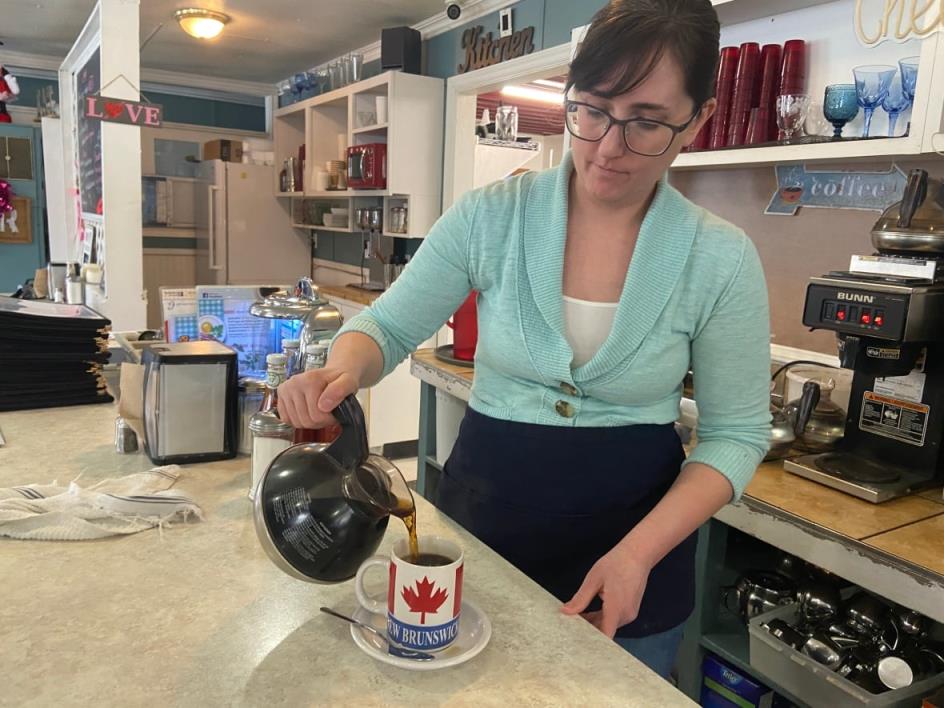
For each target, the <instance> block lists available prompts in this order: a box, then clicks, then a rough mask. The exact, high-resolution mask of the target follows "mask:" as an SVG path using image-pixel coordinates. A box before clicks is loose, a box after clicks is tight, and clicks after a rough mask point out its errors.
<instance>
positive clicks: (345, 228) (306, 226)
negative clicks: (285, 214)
mask: <svg viewBox="0 0 944 708" xmlns="http://www.w3.org/2000/svg"><path fill="white" fill-rule="evenodd" d="M292 228H295V229H311V230H312V231H333V232H335V233H339V234H349V233H351V232H352V231H353V229H351V228H350V227H348V226H316V225H314V224H292Z"/></svg>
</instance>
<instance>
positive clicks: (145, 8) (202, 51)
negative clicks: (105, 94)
mask: <svg viewBox="0 0 944 708" xmlns="http://www.w3.org/2000/svg"><path fill="white" fill-rule="evenodd" d="M140 1H141V41H144V39H146V38H147V37H148V35H150V34H151V32H153V31H154V30H155V28H157V27H158V25H160V24H161V23H163V24H164V26H163V27H162V28H161V29H160V31H158V33H157V34H156V35H155V36H154V38H153V39H152V40H151V41H150V42H149V43H148V44H147V46H146V47H145V48H144V51H143V52H142V54H141V66H142V68H148V69H163V70H168V71H177V72H192V73H196V74H201V75H204V76H217V77H221V78H227V79H241V80H244V81H261V82H269V83H274V82H276V81H278V80H279V79H283V78H285V77H287V76H289V75H290V74H292V73H293V72H295V71H300V70H303V69H307V68H310V67H312V66H315V65H317V64H320V63H322V62H325V61H327V60H329V59H333V58H334V57H337V56H339V55H341V54H344V53H346V52H349V51H351V50H352V49H357V48H358V47H362V46H364V45H367V44H370V43H372V42H375V41H377V40H379V39H380V30H381V29H383V28H384V27H396V26H399V25H413V24H416V23H417V22H419V21H420V20H424V19H426V18H428V17H432V16H433V15H436V14H439V13H442V11H443V9H444V3H443V0H193V1H191V2H187V1H186V0H140ZM94 6H95V0H29V1H26V0H0V17H3V18H4V20H5V21H4V22H3V26H2V28H0V40H2V41H3V42H4V46H3V48H2V49H0V55H2V51H3V50H7V51H10V52H23V53H29V54H40V55H46V56H51V57H56V58H61V57H64V56H65V55H66V53H67V52H68V51H69V48H70V47H71V46H72V43H73V41H74V40H75V38H76V36H77V35H78V34H79V32H80V31H81V29H82V27H83V26H84V25H85V21H86V19H88V16H89V13H90V12H91V11H92V8H93V7H94ZM180 7H204V8H207V9H211V10H218V11H220V12H225V13H226V14H227V15H229V16H230V18H231V20H230V23H229V24H228V25H227V26H226V29H224V30H223V34H222V35H221V36H220V37H218V38H217V39H215V40H212V41H210V42H206V41H200V40H196V39H193V38H192V37H190V36H189V35H187V34H184V32H183V31H182V30H181V29H180V28H179V27H178V26H177V23H176V22H175V21H174V18H173V14H174V10H176V9H177V8H180Z"/></svg>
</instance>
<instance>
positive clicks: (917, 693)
mask: <svg viewBox="0 0 944 708" xmlns="http://www.w3.org/2000/svg"><path fill="white" fill-rule="evenodd" d="M846 596H847V593H843V597H844V598H845V597H846ZM796 613H797V605H796V604H795V603H794V604H792V605H784V606H782V607H778V608H777V609H775V610H771V611H770V612H767V613H764V614H762V615H758V616H756V617H754V618H752V619H751V620H750V622H749V623H748V632H749V633H750V641H751V666H752V667H753V668H755V669H757V672H758V674H759V675H761V676H762V677H764V676H766V677H768V678H769V679H770V681H771V682H772V683H775V684H778V685H780V686H782V687H783V689H784V690H786V691H790V692H791V693H792V694H793V695H794V696H796V698H798V699H800V700H802V701H803V702H805V703H807V704H808V705H810V706H816V707H818V706H835V707H836V708H838V707H839V706H881V707H882V708H889V707H891V708H912V707H914V708H920V706H921V700H922V698H924V697H925V696H928V695H930V694H932V693H934V690H935V689H936V688H938V687H939V686H944V673H941V674H938V675H937V676H934V677H932V678H929V679H926V680H924V681H919V682H918V683H915V684H912V685H911V686H908V687H907V688H899V689H898V690H895V691H887V692H885V693H878V694H875V693H869V692H868V691H866V690H865V689H864V688H860V687H859V686H857V685H856V684H854V683H852V681H849V680H847V679H845V678H843V677H842V676H840V675H839V674H837V673H836V672H834V671H832V670H831V669H829V668H828V667H826V666H823V665H822V664H820V663H819V662H817V661H815V660H813V659H811V658H810V657H808V656H807V655H806V654H804V653H802V652H799V651H797V650H796V649H794V648H793V647H791V646H788V645H786V644H784V643H783V642H781V641H780V640H779V639H777V638H776V637H775V636H774V635H772V634H771V633H770V632H768V631H767V630H766V629H764V628H763V627H761V624H763V623H765V622H770V621H771V620H774V619H784V620H786V621H787V622H792V621H793V620H794V619H795V618H796Z"/></svg>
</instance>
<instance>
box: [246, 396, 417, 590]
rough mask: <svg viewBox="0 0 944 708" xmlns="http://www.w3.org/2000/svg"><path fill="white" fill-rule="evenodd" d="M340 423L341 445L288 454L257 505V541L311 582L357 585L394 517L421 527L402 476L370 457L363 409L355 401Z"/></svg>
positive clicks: (271, 472)
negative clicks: (351, 581)
mask: <svg viewBox="0 0 944 708" xmlns="http://www.w3.org/2000/svg"><path fill="white" fill-rule="evenodd" d="M334 417H335V418H336V419H337V421H338V423H339V424H340V426H341V434H340V435H339V436H338V437H337V439H335V441H334V442H332V443H330V444H325V443H308V444H303V445H295V446H293V447H290V448H288V449H287V450H284V451H283V452H281V453H280V454H279V455H278V456H277V457H276V458H275V459H274V460H273V461H272V463H271V464H270V465H269V467H268V469H267V470H266V471H265V473H264V474H263V476H262V479H261V480H260V481H259V485H258V487H257V488H256V497H255V500H254V502H253V518H254V520H255V527H256V535H257V536H258V538H259V542H260V543H261V544H262V547H263V549H264V550H265V552H266V554H267V555H268V556H269V558H270V559H271V560H272V562H274V563H275V564H276V565H277V566H278V567H279V568H281V569H282V570H283V571H285V572H286V573H288V574H289V575H291V576H292V577H294V578H297V579H299V580H306V581H308V582H316V583H339V582H342V581H345V580H349V579H351V578H353V577H354V575H355V574H356V573H357V569H358V568H359V567H360V565H361V564H362V563H363V562H364V561H365V560H367V559H368V558H369V557H370V556H372V555H373V554H374V552H375V551H376V550H377V547H378V546H379V545H380V541H381V540H382V539H383V535H384V532H385V531H386V529H387V522H388V521H389V519H390V516H391V515H394V516H398V517H400V518H403V519H404V521H405V522H407V524H408V528H415V509H416V507H415V504H414V501H413V495H412V493H411V492H410V489H409V487H407V484H406V481H405V480H404V479H403V476H402V475H401V474H400V471H399V470H398V469H397V468H396V466H394V465H393V464H392V463H391V462H390V461H389V460H387V459H386V458H384V457H381V456H379V455H371V454H370V453H369V451H368V448H367V427H366V425H365V423H364V411H363V410H362V409H361V406H360V403H358V401H357V399H356V398H355V397H354V396H348V397H347V398H345V399H344V400H343V401H342V402H341V404H340V405H339V406H338V407H337V408H336V409H335V410H334ZM411 524H412V526H411Z"/></svg>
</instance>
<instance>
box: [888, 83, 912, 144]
mask: <svg viewBox="0 0 944 708" xmlns="http://www.w3.org/2000/svg"><path fill="white" fill-rule="evenodd" d="M910 105H911V99H910V98H908V96H907V94H906V93H905V91H904V87H903V86H902V82H901V79H900V78H899V77H898V76H896V77H895V78H894V79H892V83H891V85H890V86H889V87H888V95H887V96H885V100H883V101H882V108H884V109H885V112H886V113H887V114H888V137H890V138H894V137H895V124H896V123H897V122H898V116H899V115H900V114H901V113H902V112H903V111H905V110H907V109H908V106H910Z"/></svg>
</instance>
